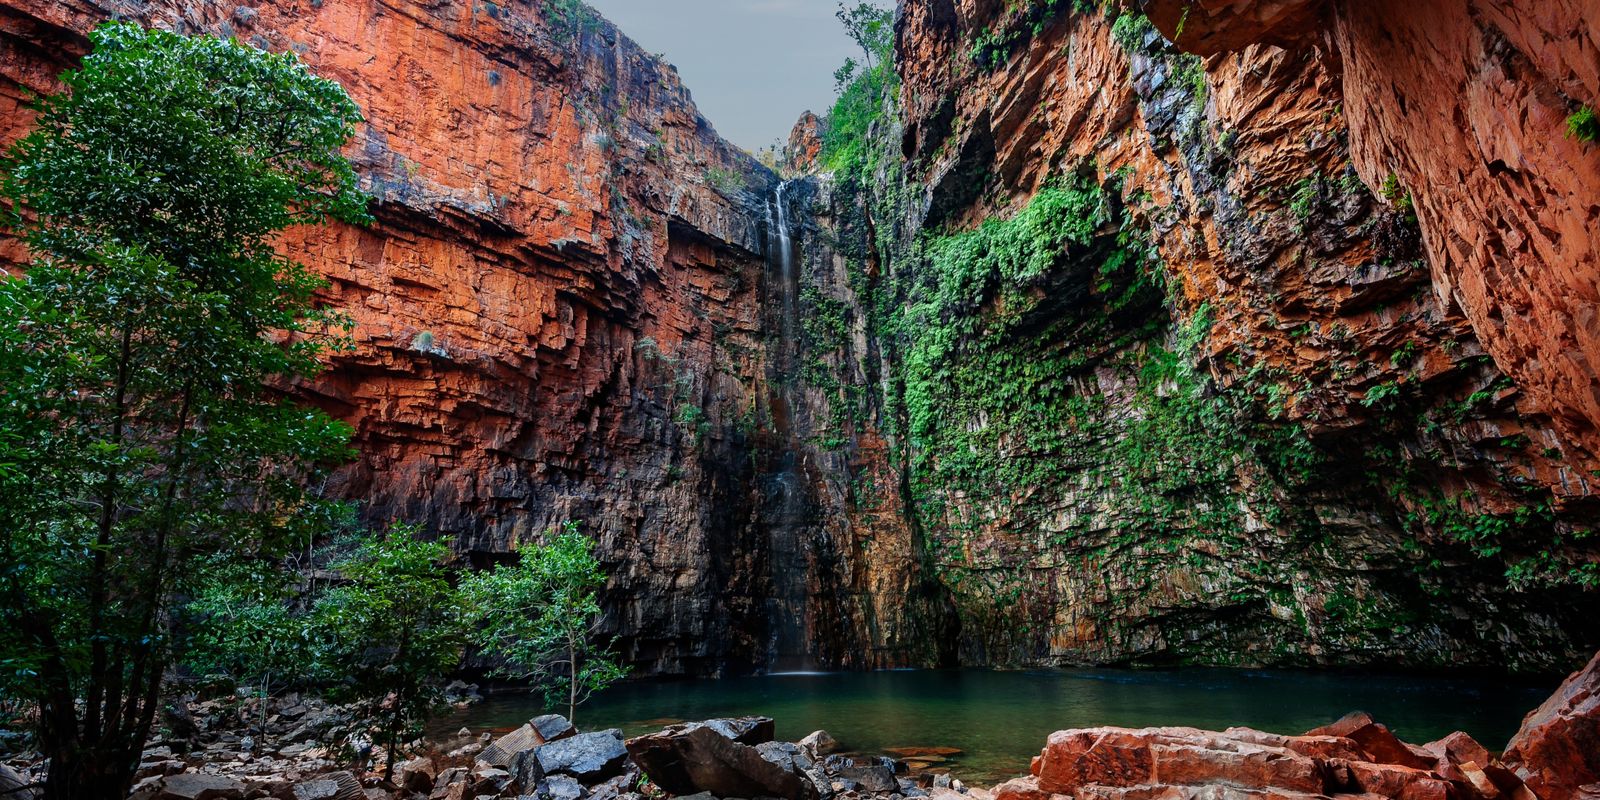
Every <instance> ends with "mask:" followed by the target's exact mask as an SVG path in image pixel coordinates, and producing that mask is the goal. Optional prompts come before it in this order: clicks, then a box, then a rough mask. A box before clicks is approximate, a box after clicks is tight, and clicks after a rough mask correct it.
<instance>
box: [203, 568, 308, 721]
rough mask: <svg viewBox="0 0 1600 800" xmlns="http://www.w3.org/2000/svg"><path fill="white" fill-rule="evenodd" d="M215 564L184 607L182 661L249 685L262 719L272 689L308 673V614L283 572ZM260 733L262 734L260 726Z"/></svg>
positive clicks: (205, 672) (209, 672)
mask: <svg viewBox="0 0 1600 800" xmlns="http://www.w3.org/2000/svg"><path fill="white" fill-rule="evenodd" d="M219 561H221V562H222V563H221V564H219V565H218V566H217V567H214V568H212V569H210V570H208V571H207V572H208V577H209V580H208V581H207V582H206V583H205V584H204V585H202V586H201V587H200V590H199V593H198V594H197V596H196V597H195V598H194V599H193V600H191V601H190V603H189V604H188V606H187V608H186V609H185V610H186V612H187V614H186V615H187V616H188V617H189V618H190V622H189V627H190V628H191V629H192V630H193V632H192V633H191V634H190V637H189V639H188V642H187V646H186V647H185V648H184V650H183V653H182V658H183V661H184V663H185V664H187V665H188V666H189V667H190V668H191V669H193V670H195V671H196V672H197V673H199V674H201V675H205V676H209V677H222V678H227V679H230V680H232V681H234V682H236V683H239V684H248V685H250V686H252V687H253V688H254V689H255V690H256V691H257V693H258V694H259V695H260V697H261V699H262V703H261V713H262V714H263V715H265V714H266V712H267V703H266V702H265V701H266V699H267V698H268V697H270V696H271V695H272V690H273V688H274V686H277V685H279V683H282V684H288V683H291V682H293V681H296V680H301V679H304V678H305V677H308V676H310V675H312V674H313V672H314V671H315V669H316V659H315V657H314V655H313V654H314V652H315V649H316V645H317V637H316V635H315V631H314V630H313V629H312V625H311V619H310V617H309V615H307V614H305V613H303V609H301V608H297V607H296V606H295V604H294V600H295V592H294V587H293V586H292V585H291V582H290V580H289V577H288V574H287V573H286V572H285V571H283V570H280V569H273V568H272V566H273V565H271V564H267V563H264V562H255V563H233V562H232V560H231V559H226V558H223V559H219ZM263 722H265V720H263ZM260 731H261V734H262V735H263V736H265V735H266V726H265V725H264V724H263V725H262V726H261V728H260Z"/></svg>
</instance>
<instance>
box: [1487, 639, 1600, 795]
mask: <svg viewBox="0 0 1600 800" xmlns="http://www.w3.org/2000/svg"><path fill="white" fill-rule="evenodd" d="M1505 762H1506V764H1507V765H1509V766H1511V767H1512V768H1513V769H1514V770H1515V772H1516V774H1517V776H1518V777H1520V778H1521V779H1522V780H1523V782H1525V783H1526V784H1527V785H1528V788H1529V789H1532V790H1533V792H1534V794H1536V795H1538V796H1539V800H1574V799H1575V798H1578V797H1580V796H1582V794H1583V793H1584V792H1590V793H1593V789H1592V788H1590V787H1589V785H1590V784H1595V783H1600V654H1597V655H1596V656H1595V657H1594V659H1593V660H1591V661H1590V662H1589V665H1588V666H1586V667H1584V668H1583V669H1581V670H1579V671H1577V672H1574V673H1573V674H1572V675H1571V676H1569V677H1568V678H1567V680H1566V681H1565V682H1564V683H1562V684H1561V688H1559V689H1557V690H1556V693H1555V694H1553V695H1551V696H1550V699H1549V700H1546V701H1545V702H1544V705H1541V706H1539V707H1538V708H1537V709H1534V711H1533V713H1531V714H1529V715H1528V716H1527V717H1526V718H1524V719H1523V720H1522V728H1521V730H1518V731H1517V735H1516V736H1514V737H1512V738H1511V742H1510V744H1508V745H1506V754H1505Z"/></svg>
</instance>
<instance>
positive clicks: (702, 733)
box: [628, 718, 819, 800]
mask: <svg viewBox="0 0 1600 800" xmlns="http://www.w3.org/2000/svg"><path fill="white" fill-rule="evenodd" d="M752 719H760V718H752ZM715 722H716V723H728V722H734V721H728V720H717V721H715ZM767 722H768V723H770V720H767ZM770 730H771V727H770V724H768V725H763V724H759V723H756V724H712V723H689V724H686V725H675V726H673V727H670V728H666V729H664V730H662V731H660V732H659V733H653V734H649V735H646V736H640V737H636V738H634V739H630V740H628V753H629V754H630V755H632V756H633V759H634V761H635V762H636V763H638V765H639V767H640V769H642V770H644V773H645V774H646V775H649V776H650V780H651V782H653V783H654V784H656V785H657V786H660V787H661V788H662V789H665V790H666V791H667V792H668V793H669V794H674V795H680V796H682V795H693V794H696V793H699V792H710V793H711V794H713V795H715V796H717V797H777V798H784V800H818V796H819V795H818V789H817V786H816V784H815V783H814V782H813V780H812V779H811V778H809V777H808V776H807V775H806V774H805V773H804V771H803V770H801V769H800V768H798V767H797V762H796V757H799V758H805V756H804V753H803V752H802V751H801V750H800V749H799V748H798V747H795V746H794V745H789V746H788V748H770V747H769V748H768V751H767V752H768V754H770V755H772V756H773V758H772V759H769V758H767V757H766V756H765V755H764V754H763V752H762V751H761V750H758V749H757V748H756V747H753V746H751V745H749V744H745V743H744V742H741V741H739V738H740V737H742V738H745V739H747V740H758V739H762V738H763V737H764V738H765V739H766V740H769V741H770V739H771V734H770ZM755 743H756V744H766V742H765V741H757V742H755ZM805 763H807V764H810V763H811V762H810V760H809V759H806V761H805Z"/></svg>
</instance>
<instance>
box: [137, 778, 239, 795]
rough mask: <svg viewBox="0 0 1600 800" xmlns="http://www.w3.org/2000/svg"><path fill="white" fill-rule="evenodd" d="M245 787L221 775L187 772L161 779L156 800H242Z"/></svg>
mask: <svg viewBox="0 0 1600 800" xmlns="http://www.w3.org/2000/svg"><path fill="white" fill-rule="evenodd" d="M244 790H245V785H244V784H242V783H240V782H238V781H236V780H234V779H232V778H224V777H222V776H221V775H206V774H203V773H199V772H186V773H184V774H182V775H168V776H167V777H165V778H162V779H161V788H160V789H159V790H157V791H156V800H240V798H242V797H244Z"/></svg>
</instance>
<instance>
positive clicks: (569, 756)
mask: <svg viewBox="0 0 1600 800" xmlns="http://www.w3.org/2000/svg"><path fill="white" fill-rule="evenodd" d="M534 755H535V757H537V758H538V760H539V769H540V771H541V772H542V773H543V774H545V775H571V776H572V777H574V778H577V779H579V780H580V781H582V782H584V783H590V784H592V783H598V782H600V781H603V780H605V779H606V778H610V777H612V776H614V775H618V774H620V773H621V772H622V765H623V763H624V762H626V761H627V760H628V750H627V748H626V747H625V746H623V743H622V731H618V730H609V731H601V732H599V733H584V734H579V735H577V736H569V737H567V738H565V739H558V740H556V741H553V742H549V743H547V744H544V745H542V746H541V747H539V749H537V750H535V751H534Z"/></svg>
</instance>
